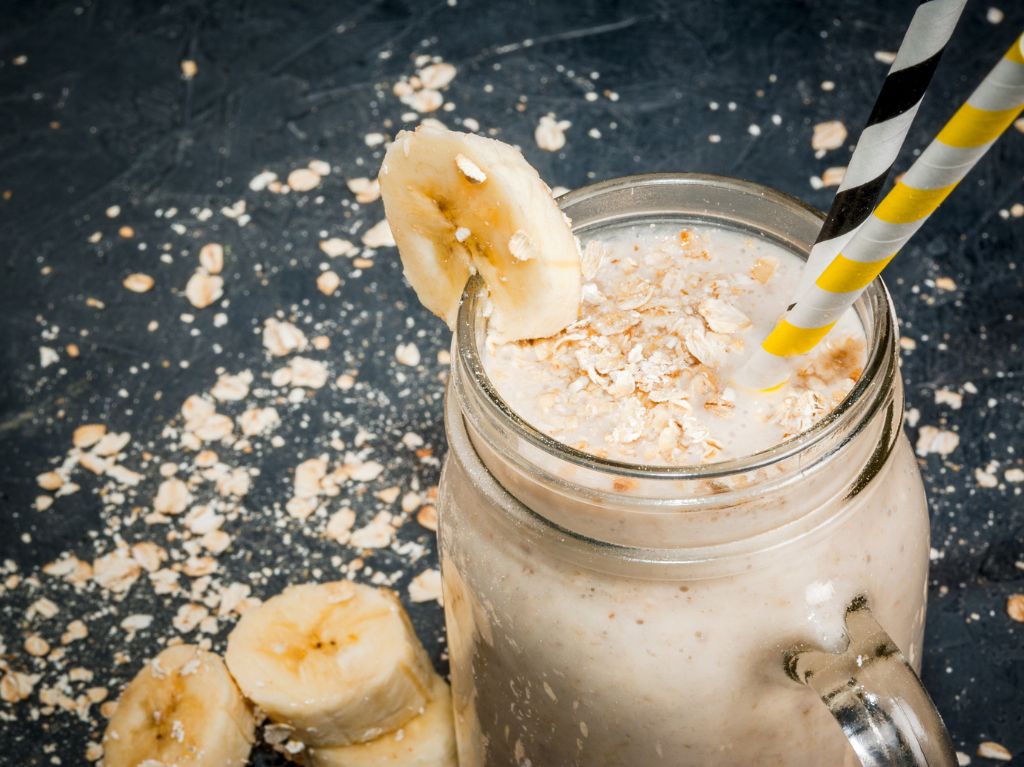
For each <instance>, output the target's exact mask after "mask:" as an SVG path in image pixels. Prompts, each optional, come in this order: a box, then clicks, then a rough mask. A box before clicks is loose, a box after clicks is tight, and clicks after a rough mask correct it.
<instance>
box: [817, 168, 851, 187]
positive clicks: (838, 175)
mask: <svg viewBox="0 0 1024 767" xmlns="http://www.w3.org/2000/svg"><path fill="white" fill-rule="evenodd" d="M845 177H846V166H845V165H840V166H833V167H831V168H826V169H825V172H824V173H822V174H821V183H822V185H823V186H839V185H840V184H841V183H843V178H845Z"/></svg>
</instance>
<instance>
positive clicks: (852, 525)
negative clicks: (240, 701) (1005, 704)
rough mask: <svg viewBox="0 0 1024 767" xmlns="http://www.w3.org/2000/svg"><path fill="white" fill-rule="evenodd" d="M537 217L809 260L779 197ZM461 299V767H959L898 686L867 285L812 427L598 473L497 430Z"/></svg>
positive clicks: (669, 189) (910, 481) (901, 574)
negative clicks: (853, 355)
mask: <svg viewBox="0 0 1024 767" xmlns="http://www.w3.org/2000/svg"><path fill="white" fill-rule="evenodd" d="M559 202H560V204H561V205H562V208H563V209H564V211H565V212H566V214H567V215H568V216H569V217H570V218H571V219H572V220H573V226H574V230H575V232H576V234H577V236H579V237H580V238H581V239H583V240H586V239H588V238H590V237H592V236H595V235H600V234H601V233H602V232H604V231H608V230H611V229H614V228H617V227H620V226H624V225H633V224H636V223H638V222H652V223H655V222H656V223H664V222H673V223H677V224H683V225H685V224H687V223H701V224H706V225H707V224H710V225H714V226H718V227H726V228H730V229H734V230H740V231H744V232H748V233H751V234H753V235H755V236H757V237H765V238H769V239H770V240H772V241H773V242H775V243H776V244H778V245H781V246H782V247H784V248H787V249H788V250H790V251H791V252H794V253H797V254H799V255H801V257H806V253H807V252H808V250H809V249H810V245H811V243H812V242H813V240H814V237H815V235H816V233H817V231H818V229H819V228H820V226H821V218H820V214H819V213H817V212H816V211H814V210H813V209H811V208H808V207H807V206H805V205H803V204H802V203H801V202H799V201H798V200H795V199H793V198H790V197H787V196H785V195H783V194H781V193H779V192H775V191H773V190H770V189H767V188H765V187H761V186H758V185H755V184H751V183H747V182H743V181H737V180H732V179H726V178H719V177H713V176H701V175H689V174H666V175H651V176H637V177H629V178H623V179H616V180H612V181H608V182H604V183H600V184H596V185H593V186H590V187H586V188H584V189H580V190H577V191H574V192H571V193H569V194H567V195H565V196H563V197H562V198H560V200H559ZM480 287H481V286H480V283H479V282H471V284H470V286H469V287H468V288H467V293H466V296H465V298H464V300H463V305H462V307H461V310H460V314H459V319H458V326H457V329H456V337H455V340H454V344H453V355H452V358H453V364H452V373H451V380H450V383H449V388H448V393H447V399H446V406H445V422H446V427H447V434H448V440H449V454H448V457H447V459H446V461H445V466H444V471H443V473H442V477H441V484H440V497H439V511H440V528H439V541H440V550H441V567H442V574H443V583H444V597H445V613H446V622H447V628H448V640H449V647H450V656H451V670H452V685H453V694H454V705H455V714H456V730H457V735H458V746H459V756H460V764H461V765H462V767H509V766H511V765H516V766H518V767H527V766H529V767H570V765H572V766H574V767H576V766H578V767H649V766H654V765H672V766H673V767H677V766H678V765H690V764H693V765H716V764H728V765H761V764H764V765H815V766H819V765H839V764H844V763H847V764H856V763H857V758H858V757H859V758H860V760H861V761H862V762H863V763H864V764H932V765H935V764H944V763H955V760H954V761H953V762H949V761H948V760H949V759H950V758H952V753H953V752H952V749H951V747H950V744H949V741H948V736H947V735H946V734H945V731H944V729H943V728H942V724H941V720H940V719H939V718H938V715H937V714H936V713H935V711H934V708H933V707H931V704H930V701H929V699H928V697H927V694H926V693H925V692H924V690H923V688H921V687H920V683H919V682H918V681H917V678H916V676H915V675H914V672H913V670H912V669H911V666H913V667H915V668H916V667H917V666H918V665H919V663H920V657H921V639H922V632H923V627H924V614H925V596H926V577H927V569H928V551H929V531H928V514H927V506H926V501H925V496H924V488H923V485H922V482H921V478H920V475H919V473H918V469H917V464H916V461H915V459H914V456H913V453H912V451H911V448H910V444H909V442H908V440H907V438H906V436H905V435H904V433H903V431H902V416H903V388H902V381H901V378H900V374H899V367H898V358H897V351H896V332H895V328H896V325H895V319H894V316H893V311H892V303H891V301H890V299H889V296H888V294H887V292H886V290H885V288H884V286H883V285H882V283H881V282H880V281H876V282H875V283H873V284H872V285H871V286H870V287H869V288H868V290H867V291H866V292H865V293H864V295H863V296H862V298H861V299H860V300H859V301H858V302H857V305H856V311H857V313H858V315H859V318H860V320H861V322H862V323H863V326H864V328H865V331H866V335H867V338H868V339H869V348H868V359H867V363H866V365H865V369H864V372H863V375H862V376H861V378H860V380H859V381H858V382H857V384H856V385H855V387H854V388H853V390H852V391H851V392H850V394H849V395H848V396H847V398H846V399H845V400H844V401H843V402H842V404H841V405H840V406H839V407H838V408H837V409H836V410H835V411H834V412H833V413H832V414H831V415H829V416H828V417H827V418H826V419H825V420H823V421H822V422H821V423H818V424H817V425H816V426H814V427H813V428H812V429H811V430H809V431H807V432H805V433H803V434H801V435H799V436H797V437H794V438H792V439H790V440H788V441H786V442H784V443H782V444H780V445H776V446H774V447H772V448H770V449H768V450H765V451H763V452H760V453H757V454H755V455H751V456H748V457H745V458H742V459H737V460H730V461H725V462H721V463H715V464H710V465H708V466H699V467H683V468H674V467H640V466H635V465H629V464H621V463H616V462H614V461H608V460H602V459H599V458H595V457H594V456H591V455H588V454H585V453H581V452H578V451H576V450H573V449H571V448H569V447H567V446H565V445H562V444H560V443H558V442H555V441H554V440H552V439H550V438H548V437H547V436H545V435H544V434H542V433H540V432H538V431H536V430H534V429H533V428H532V427H530V426H529V425H528V424H527V423H525V422H524V421H523V420H522V419H520V418H519V417H518V416H517V415H516V414H515V413H514V412H512V411H511V410H510V409H509V407H508V406H507V405H506V404H505V403H504V402H503V401H502V399H501V398H500V396H499V395H498V394H497V392H496V391H495V390H494V388H493V387H492V385H491V383H490V382H489V380H488V378H487V376H486V374H485V373H484V370H483V366H482V364H481V360H480V355H479V349H480V344H481V342H482V338H483V334H484V330H485V324H486V322H485V320H484V319H483V316H482V314H483V313H482V304H483V302H482V301H479V300H478V299H479V297H480V295H481V290H480ZM882 626H884V627H885V629H884V631H883V630H882V628H881V627H882ZM886 632H888V633H887V634H886ZM890 637H891V639H890ZM897 648H899V649H897ZM900 649H902V651H903V653H905V655H904V654H902V653H900ZM808 687H810V688H812V689H808ZM815 692H816V693H817V695H815ZM822 701H824V702H825V703H826V705H822ZM908 706H909V707H912V708H913V713H910V712H908V710H907V707H908ZM830 709H831V716H830ZM832 716H834V717H835V718H836V719H838V720H839V722H840V725H841V727H837V726H836V722H835V721H833V720H832ZM844 731H845V733H846V736H847V737H844ZM848 739H849V743H848ZM851 743H852V747H851V745H850V744H851ZM872 760H874V761H872ZM901 760H902V761H901ZM943 760H946V761H943Z"/></svg>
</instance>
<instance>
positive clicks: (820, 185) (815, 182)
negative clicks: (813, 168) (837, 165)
mask: <svg viewBox="0 0 1024 767" xmlns="http://www.w3.org/2000/svg"><path fill="white" fill-rule="evenodd" d="M809 181H810V183H811V189H814V190H815V191H817V190H818V189H824V188H825V182H824V181H822V180H821V177H820V176H811V178H810V179H809Z"/></svg>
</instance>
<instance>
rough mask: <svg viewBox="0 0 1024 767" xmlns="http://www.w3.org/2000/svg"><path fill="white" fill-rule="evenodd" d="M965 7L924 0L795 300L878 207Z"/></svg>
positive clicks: (953, 0) (951, 0)
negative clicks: (891, 172)
mask: <svg viewBox="0 0 1024 767" xmlns="http://www.w3.org/2000/svg"><path fill="white" fill-rule="evenodd" d="M966 2H967V0H926V2H923V3H921V5H920V6H918V8H917V11H916V12H915V13H914V18H913V19H911V20H910V26H908V27H907V32H906V34H905V35H904V37H903V42H902V43H900V48H899V50H898V51H897V52H896V59H895V60H894V61H893V63H892V68H891V69H889V74H887V75H886V76H885V82H883V83H882V90H881V91H880V92H879V94H878V98H877V99H876V100H875V106H874V107H873V108H872V109H871V114H870V116H869V117H868V121H867V124H866V125H865V126H864V130H863V131H861V134H860V138H859V139H858V140H857V148H856V149H855V150H854V152H853V156H851V157H850V162H849V165H848V166H847V168H846V175H845V176H843V181H842V183H841V184H840V185H839V190H838V191H837V192H836V196H835V197H834V198H833V200H832V206H831V207H830V208H829V211H828V215H827V216H826V218H825V223H824V224H823V225H822V227H821V231H820V232H819V233H818V239H817V241H816V242H815V244H814V247H813V248H811V254H810V256H808V258H807V265H806V266H805V267H804V270H803V272H802V273H801V276H800V284H799V287H798V289H797V291H796V295H799V294H801V293H802V292H803V291H804V290H806V289H807V288H808V287H809V286H811V285H813V284H814V281H815V280H816V279H818V275H820V274H821V272H822V271H824V269H825V267H826V266H828V264H829V262H830V261H831V260H832V259H833V258H835V256H836V254H837V253H839V251H840V250H842V249H843V247H844V246H845V245H846V243H847V242H849V241H850V239H851V238H852V237H853V236H854V234H856V232H857V230H858V229H859V228H860V227H861V225H862V224H863V223H864V222H865V221H866V220H867V218H868V216H869V215H870V214H871V209H872V208H874V207H875V203H876V202H878V196H879V194H881V192H882V187H884V186H885V182H886V181H887V180H888V178H889V172H890V171H891V170H892V166H893V164H894V163H895V162H896V155H898V154H899V151H900V148H901V147H902V146H903V142H904V141H905V140H906V138H907V131H909V130H910V124H911V123H912V122H913V120H914V116H915V115H916V114H917V110H918V107H920V106H921V100H922V99H923V98H924V93H925V90H926V89H927V88H928V84H929V83H930V82H931V80H932V75H933V74H934V73H935V68H936V67H937V66H938V65H939V59H940V58H941V56H942V52H943V51H944V50H945V49H946V43H948V42H949V38H950V36H951V35H952V34H953V28H954V27H956V23H957V20H958V19H959V18H960V13H961V12H962V11H963V9H964V5H965V4H966Z"/></svg>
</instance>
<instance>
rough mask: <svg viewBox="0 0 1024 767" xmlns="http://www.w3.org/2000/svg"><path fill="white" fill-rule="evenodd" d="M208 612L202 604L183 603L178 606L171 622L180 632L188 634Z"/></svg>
mask: <svg viewBox="0 0 1024 767" xmlns="http://www.w3.org/2000/svg"><path fill="white" fill-rule="evenodd" d="M209 614H210V611H209V610H207V609H206V608H205V607H203V606H202V605H197V604H191V603H190V604H184V605H182V606H181V607H179V608H178V612H177V614H176V615H175V616H174V620H173V621H172V623H173V624H174V628H175V629H177V630H178V631H179V632H181V633H182V634H188V633H190V632H192V631H194V630H195V629H196V627H197V626H198V625H199V624H200V623H201V622H202V621H203V619H204V618H205V617H206V616H207V615H209Z"/></svg>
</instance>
